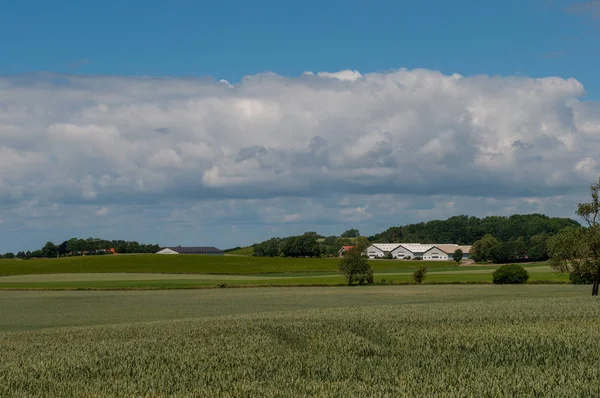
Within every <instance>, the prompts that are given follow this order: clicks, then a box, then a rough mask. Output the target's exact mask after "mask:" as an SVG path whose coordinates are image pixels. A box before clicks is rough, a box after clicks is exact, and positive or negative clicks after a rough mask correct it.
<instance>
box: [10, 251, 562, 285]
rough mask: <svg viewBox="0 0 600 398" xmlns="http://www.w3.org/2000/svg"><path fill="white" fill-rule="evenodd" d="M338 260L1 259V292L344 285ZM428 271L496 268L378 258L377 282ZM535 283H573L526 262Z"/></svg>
mask: <svg viewBox="0 0 600 398" xmlns="http://www.w3.org/2000/svg"><path fill="white" fill-rule="evenodd" d="M338 261H339V260H338V259H310V258H261V257H249V256H183V255H181V256H160V255H152V254H149V255H117V256H89V257H73V258H60V259H39V260H24V261H20V260H0V289H189V288H210V287H217V286H220V287H234V286H333V285H344V284H345V281H344V279H343V278H342V277H341V276H340V274H339V272H338ZM421 264H426V265H427V266H428V267H429V271H428V274H427V277H426V279H425V282H424V283H426V284H428V283H491V282H492V273H493V271H494V270H495V269H496V268H497V266H457V265H456V264H455V263H454V262H424V261H396V260H375V261H371V265H372V267H373V269H374V272H375V282H376V283H377V284H406V283H412V281H413V279H412V272H413V271H414V270H415V269H416V268H417V267H418V266H419V265H421ZM525 267H526V268H527V270H528V272H529V273H530V280H529V282H530V283H568V281H569V279H568V275H566V274H560V273H558V272H555V271H554V270H552V269H551V268H550V267H548V266H547V265H546V264H545V263H539V264H526V265H525Z"/></svg>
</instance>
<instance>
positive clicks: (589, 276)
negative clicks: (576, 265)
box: [569, 270, 596, 285]
mask: <svg viewBox="0 0 600 398" xmlns="http://www.w3.org/2000/svg"><path fill="white" fill-rule="evenodd" d="M569 279H570V280H571V283H572V284H574V285H591V284H592V283H594V279H596V275H594V273H593V272H590V271H581V270H573V271H572V272H571V274H570V275H569Z"/></svg>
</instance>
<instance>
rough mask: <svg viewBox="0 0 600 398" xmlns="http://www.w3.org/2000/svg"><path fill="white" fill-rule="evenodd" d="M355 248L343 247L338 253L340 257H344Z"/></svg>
mask: <svg viewBox="0 0 600 398" xmlns="http://www.w3.org/2000/svg"><path fill="white" fill-rule="evenodd" d="M354 247H355V246H342V248H341V249H340V250H339V251H338V257H344V254H346V252H348V251H350V250H352V249H354Z"/></svg>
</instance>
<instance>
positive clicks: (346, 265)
mask: <svg viewBox="0 0 600 398" xmlns="http://www.w3.org/2000/svg"><path fill="white" fill-rule="evenodd" d="M339 269H340V272H341V273H342V274H343V275H344V277H345V278H346V280H347V281H348V286H350V285H352V284H353V283H354V282H358V283H359V284H363V283H365V282H366V283H368V284H371V283H373V270H372V269H371V264H369V262H368V261H367V259H366V258H365V257H364V256H363V255H362V253H361V252H360V251H359V250H356V249H352V250H349V251H347V252H346V253H345V254H344V257H343V258H342V259H341V260H340V265H339Z"/></svg>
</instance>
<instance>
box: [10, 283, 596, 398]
mask: <svg viewBox="0 0 600 398" xmlns="http://www.w3.org/2000/svg"><path fill="white" fill-rule="evenodd" d="M588 290H589V288H588V287H585V286H583V287H582V286H573V285H545V286H539V285H525V286H494V285H469V286H467V285H460V286H435V285H430V286H372V287H354V288H349V287H339V288H333V287H329V288H260V289H212V290H177V291H175V290H164V291H131V292H123V291H119V292H108V291H104V292H8V291H5V292H0V310H1V312H2V315H3V316H2V317H0V357H1V358H2V361H0V380H1V382H0V396H49V397H64V396H78V397H89V396H173V395H174V396H211V397H213V396H229V397H234V396H257V397H258V396H260V397H276V396H277V397H281V396H284V397H296V396H364V397H367V396H369V397H370V396H436V397H455V396H478V397H479V396H494V397H505V396H552V397H573V396H598V393H599V392H600V391H599V386H600V368H598V366H597V364H598V362H599V361H600V351H598V349H597V341H598V339H599V338H600V302H598V301H597V300H595V299H593V298H592V297H590V296H589V291H588Z"/></svg>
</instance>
